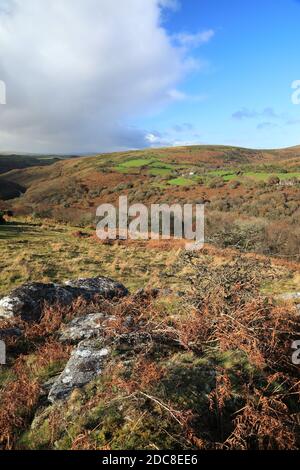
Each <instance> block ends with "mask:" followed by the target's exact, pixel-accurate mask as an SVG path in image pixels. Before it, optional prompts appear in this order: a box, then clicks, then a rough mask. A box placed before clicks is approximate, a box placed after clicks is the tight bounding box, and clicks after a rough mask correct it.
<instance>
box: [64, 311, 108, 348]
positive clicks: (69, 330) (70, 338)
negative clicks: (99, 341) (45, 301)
mask: <svg viewBox="0 0 300 470" xmlns="http://www.w3.org/2000/svg"><path fill="white" fill-rule="evenodd" d="M112 319H113V318H112V317H108V316H107V315H105V314H103V313H91V314H89V315H85V316H82V317H78V318H74V320H72V321H71V322H70V323H67V324H66V325H63V326H62V328H61V330H60V332H59V340H60V341H61V342H63V343H71V344H74V343H75V344H76V343H79V342H80V341H83V340H84V339H92V338H95V337H97V336H99V335H101V333H102V332H103V330H104V328H105V327H106V326H107V324H108V322H109V321H110V320H112Z"/></svg>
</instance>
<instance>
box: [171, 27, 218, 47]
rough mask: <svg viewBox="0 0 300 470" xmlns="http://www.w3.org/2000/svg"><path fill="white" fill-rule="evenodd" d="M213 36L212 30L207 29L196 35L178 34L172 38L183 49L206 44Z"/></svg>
mask: <svg viewBox="0 0 300 470" xmlns="http://www.w3.org/2000/svg"><path fill="white" fill-rule="evenodd" d="M214 35H215V32H214V30H212V29H209V30H207V31H200V32H198V33H196V34H190V33H180V34H176V35H175V36H174V38H175V40H176V41H178V43H179V44H181V45H182V46H184V47H199V46H201V45H202V44H206V43H208V42H209V41H210V40H211V39H212V38H213V37H214Z"/></svg>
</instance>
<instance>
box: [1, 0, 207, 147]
mask: <svg viewBox="0 0 300 470" xmlns="http://www.w3.org/2000/svg"><path fill="white" fill-rule="evenodd" d="M176 7H178V2H176V1H174V0H142V1H141V0H126V1H117V0H26V1H24V0H1V8H0V44H1V54H0V79H2V80H4V81H5V83H6V86H7V105H6V106H1V108H0V150H14V151H30V152H33V151H34V152H93V151H113V150H117V149H123V148H124V149H125V148H133V147H134V148H138V147H143V146H145V145H148V143H149V142H148V141H147V138H146V136H147V133H145V132H144V131H142V130H139V129H135V128H130V127H128V126H126V121H127V122H128V119H130V118H134V117H136V116H138V115H139V113H144V112H145V110H149V109H153V108H157V109H159V108H160V107H162V106H164V105H166V104H167V103H169V102H170V101H172V100H176V99H179V97H181V94H180V92H179V91H178V90H177V88H176V87H177V86H178V83H179V82H180V80H181V79H182V78H183V77H184V75H185V74H186V73H187V71H188V69H189V66H190V64H191V62H192V63H193V61H190V60H189V57H188V52H187V50H186V49H185V48H182V47H181V46H180V45H176V44H174V41H173V40H172V38H171V37H169V35H168V33H167V32H166V30H165V29H164V27H163V22H162V18H163V13H164V9H165V8H176ZM208 36H212V33H207V34H205V33H203V35H202V36H201V35H198V36H196V37H195V38H194V40H192V36H191V37H190V38H187V41H188V42H192V43H194V44H195V42H196V44H197V45H198V44H199V42H201V41H202V42H203V41H204V42H205V41H206V40H209V37H208Z"/></svg>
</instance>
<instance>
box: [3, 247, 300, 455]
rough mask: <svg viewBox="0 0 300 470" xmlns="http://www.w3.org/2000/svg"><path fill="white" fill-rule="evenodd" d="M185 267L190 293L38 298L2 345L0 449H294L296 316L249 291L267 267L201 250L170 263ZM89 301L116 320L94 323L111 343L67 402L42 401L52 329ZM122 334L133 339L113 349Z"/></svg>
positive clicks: (57, 357)
mask: <svg viewBox="0 0 300 470" xmlns="http://www.w3.org/2000/svg"><path fill="white" fill-rule="evenodd" d="M184 264H188V265H189V269H190V275H189V283H190V294H189V296H184V295H181V296H178V295H177V294H175V293H172V292H169V293H161V294H160V295H157V292H156V291H155V292H154V291H152V290H149V291H145V292H141V293H139V294H136V295H132V296H130V297H128V298H125V299H124V300H122V301H120V302H116V303H115V302H107V301H101V300H99V303H98V304H95V305H89V306H87V305H85V304H84V303H82V302H79V303H78V302H77V304H76V305H73V306H72V307H71V308H68V309H61V308H59V307H52V308H49V307H45V309H44V315H43V318H42V321H41V324H40V325H38V326H27V327H26V335H25V340H24V339H23V340H22V341H21V340H16V341H15V342H14V343H13V344H12V345H11V346H10V347H11V357H12V359H11V361H12V363H11V367H10V369H9V372H8V373H7V375H6V377H5V378H3V385H2V392H1V411H0V422H1V429H2V432H1V441H2V446H3V448H25V449H28V448H29V449H39V448H43V449H45V448H46V449H52V448H53V449H70V448H71V449H134V448H142V449H162V448H172V449H297V448H299V444H300V442H299V413H300V408H299V392H300V389H299V385H300V383H299V369H298V366H295V365H293V364H292V361H291V353H292V351H291V341H292V340H293V339H295V338H297V335H298V334H299V333H298V331H299V317H297V316H296V311H295V308H294V307H293V306H292V305H291V304H284V305H283V304H282V305H280V304H278V303H276V302H275V301H274V299H272V298H271V297H268V296H264V295H262V294H261V293H260V286H261V283H262V279H263V278H265V277H266V276H268V277H270V278H272V277H273V276H274V273H275V271H276V266H271V264H270V263H268V262H267V261H266V260H261V261H258V260H257V259H256V260H253V259H252V258H251V257H250V258H249V257H245V258H241V257H237V256H236V257H231V258H227V259H226V258H223V260H219V262H216V261H215V260H213V259H212V257H211V256H208V255H207V254H205V253H204V254H197V255H195V254H193V255H191V254H189V255H187V254H183V255H182V256H181V257H180V259H179V260H178V266H176V265H174V269H178V268H180V265H184ZM191 266H192V269H191V268H190V267H191ZM99 310H100V311H106V312H107V313H109V314H110V315H113V316H114V317H115V319H114V320H112V321H111V322H110V324H109V325H108V327H107V328H106V330H105V337H104V341H108V342H110V343H111V341H113V344H114V353H113V354H112V356H111V359H110V360H109V362H108V364H107V365H106V368H105V370H104V371H103V373H102V375H101V376H100V377H99V378H98V379H97V380H95V381H94V382H92V383H91V384H89V385H88V386H86V387H85V388H84V389H83V390H75V391H74V392H73V394H72V395H71V397H70V399H69V400H68V401H67V402H65V403H56V404H54V405H51V406H49V404H48V405H47V404H46V403H45V399H44V394H43V384H44V383H45V381H47V379H49V378H51V377H52V376H54V375H55V374H57V372H58V371H59V370H61V368H62V366H63V364H64V363H65V361H66V360H67V357H68V354H69V350H68V347H66V346H62V345H61V344H60V343H58V342H57V340H56V332H57V330H58V329H59V327H60V325H61V323H62V322H66V321H69V320H70V319H71V318H72V317H73V316H74V315H81V314H85V313H86V312H87V311H99ZM128 317H130V318H131V322H130V323H128ZM124 334H133V335H134V336H135V337H137V338H138V340H137V341H136V342H135V343H134V344H133V346H131V347H129V348H128V347H124V345H123V344H122V341H120V340H119V339H118V338H122V335H124ZM20 341H21V342H20ZM20 350H22V351H23V353H22V355H21V356H18V358H17V359H15V360H14V359H13V357H14V356H16V354H17V351H19V352H20Z"/></svg>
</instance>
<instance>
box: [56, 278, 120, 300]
mask: <svg viewBox="0 0 300 470" xmlns="http://www.w3.org/2000/svg"><path fill="white" fill-rule="evenodd" d="M64 284H65V286H66V287H67V288H71V289H79V290H80V291H81V292H82V293H83V296H84V297H85V299H86V300H92V299H93V298H94V297H95V296H96V295H101V296H102V297H105V298H106V299H112V298H113V297H124V296H125V295H127V294H128V290H127V289H126V287H124V286H123V284H121V283H120V282H117V281H114V280H113V279H110V278H108V277H94V278H82V279H77V280H75V281H72V280H71V281H66V282H65V283H64Z"/></svg>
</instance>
